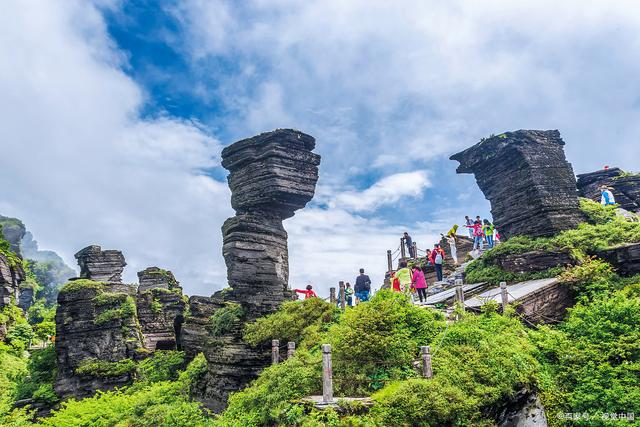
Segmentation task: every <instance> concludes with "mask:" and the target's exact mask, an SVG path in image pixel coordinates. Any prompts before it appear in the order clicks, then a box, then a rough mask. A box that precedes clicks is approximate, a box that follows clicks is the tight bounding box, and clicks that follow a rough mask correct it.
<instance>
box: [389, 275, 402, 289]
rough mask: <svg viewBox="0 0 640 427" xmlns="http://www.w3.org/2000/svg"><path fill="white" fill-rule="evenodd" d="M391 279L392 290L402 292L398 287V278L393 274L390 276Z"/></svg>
mask: <svg viewBox="0 0 640 427" xmlns="http://www.w3.org/2000/svg"><path fill="white" fill-rule="evenodd" d="M391 280H392V281H393V290H394V291H396V292H402V290H401V289H400V280H398V278H397V277H395V276H391Z"/></svg>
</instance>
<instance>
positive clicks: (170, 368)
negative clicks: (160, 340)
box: [138, 350, 185, 382]
mask: <svg viewBox="0 0 640 427" xmlns="http://www.w3.org/2000/svg"><path fill="white" fill-rule="evenodd" d="M184 364H185V360H184V353H183V352H182V351H161V350H156V351H155V352H154V353H153V355H152V356H151V357H149V358H148V359H145V360H143V361H141V362H140V363H138V377H139V378H140V380H142V381H147V382H158V381H170V380H175V379H176V378H177V376H178V372H179V371H180V369H181V368H182V367H184Z"/></svg>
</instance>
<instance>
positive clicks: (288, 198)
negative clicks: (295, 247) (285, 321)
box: [183, 129, 320, 411]
mask: <svg viewBox="0 0 640 427" xmlns="http://www.w3.org/2000/svg"><path fill="white" fill-rule="evenodd" d="M314 147H315V139H314V138H313V137H311V136H309V135H306V134H304V133H302V132H299V131H296V130H292V129H278V130H275V131H273V132H268V133H263V134H260V135H258V136H255V137H253V138H249V139H245V140H242V141H238V142H236V143H234V144H232V145H230V146H228V147H226V148H225V149H224V150H223V151H222V165H223V166H224V167H225V168H226V169H228V170H229V172H230V175H229V177H228V181H229V187H230V188H231V192H232V196H231V205H232V207H233V208H234V209H235V211H236V215H235V216H234V217H232V218H229V219H228V220H227V221H226V222H225V223H224V225H223V226H222V234H223V237H224V246H223V255H224V259H225V263H226V264H227V277H228V280H229V286H230V288H228V289H225V290H224V291H221V292H218V293H216V294H215V295H214V296H213V297H212V299H211V301H210V302H209V301H206V302H205V301H199V300H197V299H194V298H192V300H193V303H194V304H193V306H192V307H191V310H192V313H193V312H196V313H202V314H203V315H206V314H208V313H212V314H211V315H210V318H209V321H208V322H207V321H205V320H203V319H195V318H192V319H191V320H190V321H189V323H188V324H187V325H185V337H184V338H183V343H193V342H196V340H194V339H192V338H193V336H198V335H200V336H202V335H208V337H207V345H206V347H205V348H204V354H205V357H206V359H207V361H208V365H209V372H208V375H207V380H206V385H205V386H204V389H203V400H204V402H205V403H206V404H207V406H209V407H210V408H211V409H213V410H214V411H220V410H222V409H223V408H224V407H225V406H226V401H227V397H228V395H229V393H231V392H233V391H236V390H239V389H240V388H242V387H244V386H245V385H246V384H247V383H248V382H249V381H250V380H252V379H254V378H255V377H256V376H257V375H258V373H259V372H260V371H261V370H262V369H264V367H265V366H267V365H268V364H269V349H267V348H253V347H250V346H249V345H247V344H245V343H244V342H243V340H242V328H241V325H242V323H243V322H246V321H251V320H254V319H256V318H258V317H260V316H264V315H267V314H270V313H273V312H274V311H275V310H277V309H278V307H279V306H280V304H282V302H283V301H285V300H288V299H289V298H290V291H288V289H287V287H288V285H287V282H288V277H289V264H288V252H287V232H286V231H285V230H284V227H283V226H282V221H283V220H284V219H286V218H289V217H291V216H293V215H294V213H295V211H296V210H298V209H301V208H303V207H304V206H305V205H306V204H307V202H309V201H310V200H311V199H312V197H313V195H314V192H315V185H316V182H317V180H318V166H319V164H320V156H319V155H317V154H314V153H312V150H313V149H314ZM203 328H204V329H205V330H204V331H203V330H202V329H203ZM187 347H188V346H187V345H185V350H186V351H187V353H193V351H192V349H190V348H187Z"/></svg>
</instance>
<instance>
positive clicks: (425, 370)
mask: <svg viewBox="0 0 640 427" xmlns="http://www.w3.org/2000/svg"><path fill="white" fill-rule="evenodd" d="M420 353H422V376H423V377H425V378H431V377H433V369H432V368H431V348H430V347H429V346H428V345H423V346H422V347H420Z"/></svg>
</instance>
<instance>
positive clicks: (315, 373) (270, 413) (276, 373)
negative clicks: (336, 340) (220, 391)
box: [216, 350, 322, 427]
mask: <svg viewBox="0 0 640 427" xmlns="http://www.w3.org/2000/svg"><path fill="white" fill-rule="evenodd" d="M321 368H322V365H321V359H320V356H319V355H315V356H312V355H310V354H309V353H307V352H306V351H304V350H301V351H298V352H296V354H295V356H294V357H293V358H291V359H288V360H286V361H285V362H282V363H279V364H277V365H272V366H270V367H268V368H266V369H265V370H264V371H262V373H261V374H260V376H259V377H258V378H257V379H256V380H255V381H253V382H252V383H251V384H250V385H249V386H248V387H247V388H245V389H244V390H242V391H240V392H237V393H233V394H232V395H231V396H230V397H229V406H228V408H227V410H226V411H225V412H224V413H223V414H222V416H221V417H220V419H219V420H217V422H216V425H220V426H246V427H250V426H265V425H286V424H289V425H291V424H295V423H291V421H293V420H294V419H295V420H298V418H299V417H302V413H301V411H300V408H299V405H298V404H296V403H295V401H296V400H298V399H300V398H302V397H306V396H309V395H311V394H313V393H317V392H319V390H321V379H322V369H321ZM292 417H293V419H292Z"/></svg>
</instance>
